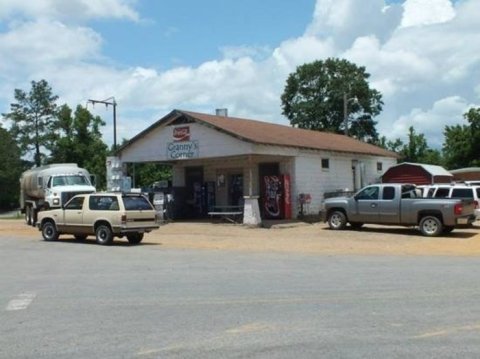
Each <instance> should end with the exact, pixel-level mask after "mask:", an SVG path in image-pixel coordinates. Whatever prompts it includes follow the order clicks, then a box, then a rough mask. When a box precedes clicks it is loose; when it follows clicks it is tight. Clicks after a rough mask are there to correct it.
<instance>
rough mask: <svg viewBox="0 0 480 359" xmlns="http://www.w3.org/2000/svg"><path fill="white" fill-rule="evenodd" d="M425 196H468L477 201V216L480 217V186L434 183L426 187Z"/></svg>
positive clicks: (467, 197)
mask: <svg viewBox="0 0 480 359" xmlns="http://www.w3.org/2000/svg"><path fill="white" fill-rule="evenodd" d="M423 196H424V197H429V198H466V199H473V201H474V203H475V217H476V218H477V220H478V219H480V186H468V185H457V184H456V185H433V186H429V187H428V188H425V189H424V192H423Z"/></svg>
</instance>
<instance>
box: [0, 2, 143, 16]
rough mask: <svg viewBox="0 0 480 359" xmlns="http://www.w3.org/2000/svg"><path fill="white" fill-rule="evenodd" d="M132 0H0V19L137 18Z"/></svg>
mask: <svg viewBox="0 0 480 359" xmlns="http://www.w3.org/2000/svg"><path fill="white" fill-rule="evenodd" d="M135 2H136V1H132V0H95V1H91V0H67V1H65V0H34V1H19V0H0V20H1V19H9V18H11V17H13V16H22V17H26V18H30V19H38V18H46V19H55V20H59V19H70V20H71V19H77V20H84V19H91V18H125V19H129V20H134V21H137V20H139V15H138V13H137V12H136V11H135V10H134V8H133V5H134V3H135Z"/></svg>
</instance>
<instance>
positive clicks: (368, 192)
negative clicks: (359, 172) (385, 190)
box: [356, 186, 379, 200]
mask: <svg viewBox="0 0 480 359" xmlns="http://www.w3.org/2000/svg"><path fill="white" fill-rule="evenodd" d="M378 192H379V188H378V187H377V186H372V187H367V188H365V189H363V190H362V191H361V192H360V193H359V194H357V196H356V198H357V199H366V200H372V199H378Z"/></svg>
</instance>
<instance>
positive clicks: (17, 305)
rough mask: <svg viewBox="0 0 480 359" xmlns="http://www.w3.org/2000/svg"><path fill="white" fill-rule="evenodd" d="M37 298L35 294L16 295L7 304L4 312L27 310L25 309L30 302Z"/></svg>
mask: <svg viewBox="0 0 480 359" xmlns="http://www.w3.org/2000/svg"><path fill="white" fill-rule="evenodd" d="M36 296H37V294H36V293H22V294H19V295H17V296H16V297H15V298H14V299H12V300H11V301H10V302H8V305H7V307H6V308H5V310H7V311H13V310H23V309H27V307H28V306H29V305H30V303H32V301H33V300H34V299H35V297H36Z"/></svg>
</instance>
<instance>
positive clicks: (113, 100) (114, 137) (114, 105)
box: [87, 96, 117, 152]
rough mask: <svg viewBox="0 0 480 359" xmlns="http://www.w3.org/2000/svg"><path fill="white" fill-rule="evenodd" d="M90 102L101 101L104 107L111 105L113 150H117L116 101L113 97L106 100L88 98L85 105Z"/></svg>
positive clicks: (93, 103)
mask: <svg viewBox="0 0 480 359" xmlns="http://www.w3.org/2000/svg"><path fill="white" fill-rule="evenodd" d="M89 103H91V104H92V105H93V106H95V104H96V103H102V104H104V105H105V106H106V107H108V106H109V105H110V106H113V151H114V152H115V151H116V150H117V102H116V101H115V97H113V96H112V97H109V98H107V99H106V100H102V101H100V100H91V99H90V100H88V101H87V105H88V104H89Z"/></svg>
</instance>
